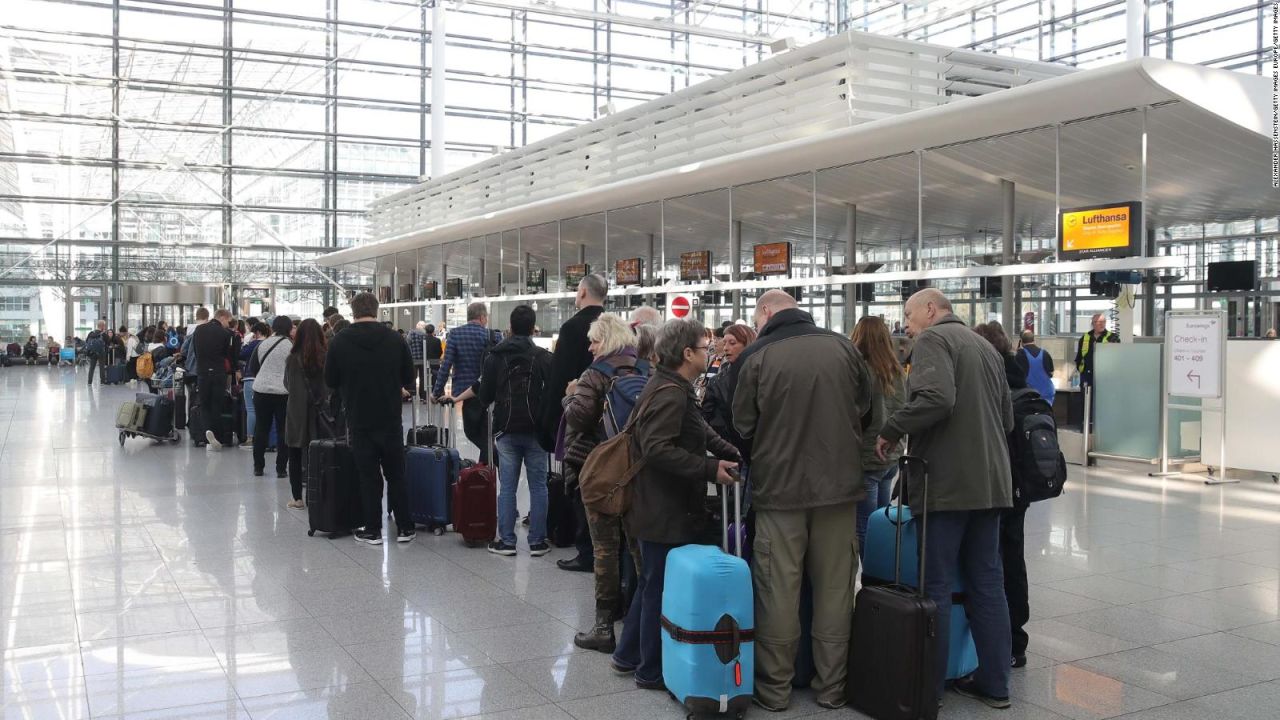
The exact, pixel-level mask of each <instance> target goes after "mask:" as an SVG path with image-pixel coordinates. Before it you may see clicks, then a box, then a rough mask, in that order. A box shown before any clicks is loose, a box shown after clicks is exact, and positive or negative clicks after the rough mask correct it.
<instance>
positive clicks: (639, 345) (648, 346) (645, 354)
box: [636, 323, 661, 361]
mask: <svg viewBox="0 0 1280 720" xmlns="http://www.w3.org/2000/svg"><path fill="white" fill-rule="evenodd" d="M660 327H661V326H660V325H657V324H656V323H655V324H652V325H650V324H648V323H645V324H643V325H637V326H636V356H637V357H639V358H641V359H642V360H650V361H652V360H653V359H654V350H655V349H656V348H657V345H658V330H659V328H660Z"/></svg>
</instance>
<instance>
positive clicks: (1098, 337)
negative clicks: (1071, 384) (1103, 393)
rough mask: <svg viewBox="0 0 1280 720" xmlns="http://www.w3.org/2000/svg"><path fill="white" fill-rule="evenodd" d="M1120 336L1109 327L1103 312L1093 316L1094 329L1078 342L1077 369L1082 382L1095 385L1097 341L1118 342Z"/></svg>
mask: <svg viewBox="0 0 1280 720" xmlns="http://www.w3.org/2000/svg"><path fill="white" fill-rule="evenodd" d="M1118 342H1120V336H1119V335H1117V334H1115V333H1113V332H1111V331H1110V330H1108V329H1107V320H1106V318H1105V317H1103V315H1102V313H1098V314H1097V315H1094V316H1093V329H1092V330H1090V331H1089V332H1087V333H1085V334H1084V335H1082V336H1081V337H1080V341H1079V342H1077V343H1076V369H1077V370H1079V371H1080V384H1081V385H1089V386H1092V385H1093V355H1094V353H1093V346H1094V345H1096V344H1097V343H1118Z"/></svg>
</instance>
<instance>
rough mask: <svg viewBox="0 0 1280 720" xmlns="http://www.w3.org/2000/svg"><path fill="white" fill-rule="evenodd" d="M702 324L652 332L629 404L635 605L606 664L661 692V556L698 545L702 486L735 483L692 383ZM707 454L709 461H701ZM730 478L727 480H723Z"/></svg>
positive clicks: (726, 448) (702, 357)
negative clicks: (650, 364) (635, 468)
mask: <svg viewBox="0 0 1280 720" xmlns="http://www.w3.org/2000/svg"><path fill="white" fill-rule="evenodd" d="M709 345H710V343H709V342H708V340H707V338H706V335H705V333H704V331H703V327H702V323H699V322H698V321H696V320H671V321H668V322H667V324H666V325H664V326H662V330H661V332H659V333H658V346H657V351H658V361H659V365H658V370H657V373H656V374H655V375H654V377H653V379H652V380H650V381H649V385H648V386H647V387H645V389H644V393H643V394H642V395H641V396H640V400H639V402H637V403H636V407H635V410H634V411H633V412H634V413H638V414H637V416H636V418H635V424H634V425H633V426H632V433H633V435H634V437H635V439H636V443H637V445H638V446H639V450H640V457H642V458H644V463H645V464H644V468H643V469H642V470H641V471H640V474H639V475H637V476H636V479H635V480H634V481H632V483H631V487H632V498H631V509H630V510H629V511H627V515H626V518H625V524H626V529H627V536H628V537H630V538H634V539H635V540H637V541H639V543H640V559H641V561H642V565H641V571H640V582H639V585H638V587H637V588H636V598H635V600H634V601H632V603H631V609H630V611H628V612H627V619H626V621H625V625H624V626H623V628H622V639H621V641H620V642H619V643H618V649H617V651H615V652H614V654H613V659H612V660H611V661H610V664H611V665H612V667H613V669H614V671H616V672H618V673H635V680H636V686H638V687H640V688H643V689H653V690H657V689H663V688H664V685H663V683H662V636H661V629H660V628H659V623H658V620H659V618H660V617H661V615H662V582H663V576H664V575H665V574H666V569H667V553H668V552H670V551H671V550H672V549H673V548H676V547H678V546H680V545H687V544H689V543H693V542H698V540H699V539H700V538H701V537H702V536H703V535H704V527H703V526H704V524H705V522H706V498H707V483H708V482H718V483H721V484H725V485H731V484H733V483H734V482H735V477H734V475H736V468H737V465H738V461H739V457H738V451H737V449H735V448H734V447H733V446H732V445H730V444H729V443H727V442H725V440H724V439H723V438H721V437H720V436H719V435H718V434H717V433H716V431H715V430H712V429H711V427H710V426H708V425H707V423H706V421H705V420H703V419H702V412H701V410H699V408H698V400H697V397H696V396H695V395H694V392H693V381H694V380H695V379H697V378H698V376H700V375H701V374H702V373H703V371H704V370H706V367H707V349H708V347H709ZM708 451H710V452H711V453H712V454H713V455H715V456H716V458H719V459H718V460H717V459H715V458H710V457H707V452H708ZM730 473H734V474H730Z"/></svg>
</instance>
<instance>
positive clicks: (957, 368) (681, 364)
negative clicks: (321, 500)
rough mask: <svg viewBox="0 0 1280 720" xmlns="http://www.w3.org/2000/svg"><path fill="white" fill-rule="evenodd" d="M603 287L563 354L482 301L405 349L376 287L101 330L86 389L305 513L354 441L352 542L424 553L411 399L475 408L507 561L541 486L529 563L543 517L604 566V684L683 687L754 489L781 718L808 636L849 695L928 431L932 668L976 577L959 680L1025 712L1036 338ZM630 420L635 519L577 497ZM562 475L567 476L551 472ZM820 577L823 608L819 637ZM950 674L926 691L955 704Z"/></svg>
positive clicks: (599, 577) (935, 299)
mask: <svg viewBox="0 0 1280 720" xmlns="http://www.w3.org/2000/svg"><path fill="white" fill-rule="evenodd" d="M607 294H608V284H607V281H606V280H605V278H604V277H603V276H601V275H588V276H586V277H585V278H583V279H582V280H581V282H580V283H579V286H578V289H577V295H576V298H575V301H574V304H575V307H576V314H574V315H573V316H572V317H570V318H569V319H568V320H567V321H566V322H564V324H563V325H562V326H561V328H560V329H559V335H558V339H557V342H556V344H555V346H554V350H553V351H547V350H545V349H543V348H542V347H541V346H539V345H538V344H537V343H535V342H534V338H535V337H536V336H537V335H538V334H539V331H538V328H537V317H536V313H535V311H534V309H533V308H532V307H530V306H528V305H520V306H518V307H516V308H515V309H514V310H513V311H512V312H511V314H510V317H509V318H507V319H506V320H507V322H508V324H507V326H506V328H505V332H498V331H497V330H495V329H492V324H491V319H490V317H489V311H488V308H487V307H486V305H485V304H484V303H482V302H476V303H472V304H471V305H469V306H468V308H467V322H466V323H465V324H463V325H460V326H458V327H455V328H452V329H451V330H450V331H449V333H448V335H447V337H446V338H443V339H442V338H441V337H440V336H439V335H438V333H437V329H436V328H435V327H434V326H433V325H431V324H428V323H426V322H420V323H418V324H417V325H416V326H415V327H414V328H413V329H412V330H410V331H409V332H408V333H402V332H397V331H396V330H393V329H392V328H391V327H390V326H389V325H388V324H386V323H383V322H380V321H379V320H378V302H377V300H376V298H375V297H374V296H373V295H372V294H370V293H359V294H357V295H355V296H354V297H353V298H352V299H351V302H350V309H351V315H352V318H351V320H350V321H348V320H347V319H346V318H344V317H343V316H342V315H341V314H339V313H338V311H337V310H336V309H335V308H327V309H326V310H325V312H324V315H323V318H322V319H321V320H319V321H317V320H315V319H304V320H301V321H298V320H294V319H291V318H289V317H287V316H283V315H281V316H276V317H275V318H274V319H271V321H270V322H265V321H263V320H259V319H254V318H250V319H247V320H245V319H236V318H233V317H232V315H231V313H229V312H228V311H226V310H217V311H216V312H214V313H212V315H211V314H210V312H209V311H208V310H207V309H204V308H201V309H200V310H199V311H198V313H197V314H196V321H195V322H194V323H193V324H191V325H190V326H188V327H185V328H170V327H168V326H166V325H165V324H164V323H158V324H157V325H155V326H150V327H147V328H144V329H143V330H142V331H140V332H139V333H137V334H131V333H129V332H128V330H127V329H126V328H120V329H119V330H118V331H112V330H111V329H110V328H109V327H108V325H107V323H106V322H105V321H103V322H99V323H97V327H96V328H95V329H94V331H93V332H91V333H89V336H88V337H87V338H86V340H85V343H84V346H85V348H84V349H85V352H86V353H87V354H88V357H89V359H90V367H89V376H88V378H89V379H88V382H89V383H90V384H92V383H93V381H94V378H95V377H96V376H97V375H98V374H99V373H98V371H97V367H98V366H99V365H107V364H111V363H120V362H123V363H124V364H125V366H126V372H127V377H128V379H129V380H132V381H136V382H138V383H143V384H147V385H149V386H150V387H152V389H153V390H154V391H156V392H161V391H163V389H164V388H166V387H172V386H173V385H174V384H177V385H180V386H182V387H183V388H184V389H186V391H187V392H188V394H189V395H190V396H191V397H192V413H193V414H194V415H197V416H198V417H193V418H192V419H191V420H190V425H191V429H192V434H193V436H195V437H194V438H193V439H194V440H196V441H201V442H202V443H206V444H207V445H208V446H209V447H210V448H213V449H218V448H222V447H225V446H228V445H233V444H235V443H234V442H233V440H232V435H239V437H240V444H243V445H248V446H250V447H251V448H252V467H253V472H254V475H255V476H262V475H263V474H264V473H265V470H266V464H267V463H266V459H267V458H266V455H267V453H268V452H269V451H272V450H274V452H275V459H274V467H275V471H276V476H277V477H278V478H281V479H283V478H288V479H289V483H290V492H291V498H292V499H291V500H290V501H289V503H288V506H289V507H290V508H295V509H300V508H304V507H305V506H306V505H305V503H304V475H305V468H304V465H305V464H306V458H307V452H306V449H307V448H308V446H309V445H310V444H311V442H312V441H313V440H318V439H325V438H335V437H343V438H345V439H346V441H347V442H348V443H349V445H350V447H351V452H352V455H353V457H354V464H355V474H356V477H355V478H350V480H351V481H352V482H356V483H358V484H359V491H358V494H357V497H358V502H359V504H360V507H361V511H360V513H359V516H360V520H361V523H362V524H361V525H360V527H358V528H353V530H354V535H355V539H356V540H357V541H359V542H362V543H366V544H372V545H380V544H382V543H383V542H384V527H383V524H384V522H385V521H386V519H387V518H388V517H390V518H391V520H392V521H393V522H394V526H393V527H392V528H391V529H390V531H389V537H390V538H393V539H394V540H396V541H397V542H409V541H412V540H413V539H414V537H415V534H416V529H415V523H414V520H413V519H412V518H411V517H410V514H409V490H408V484H409V482H410V481H411V479H408V478H406V463H405V450H406V447H405V444H406V438H405V429H404V427H403V421H402V417H403V406H404V403H405V402H415V403H419V402H430V403H436V404H440V405H451V406H453V407H458V406H460V410H461V417H462V426H463V431H464V433H465V435H466V437H467V438H468V439H469V440H470V441H471V443H472V444H473V445H474V447H475V448H477V449H478V454H479V457H478V458H477V459H478V460H479V461H480V462H486V463H487V462H490V461H492V462H494V463H495V464H496V465H497V469H498V501H497V532H496V537H494V538H492V541H491V542H489V544H488V546H487V547H488V550H489V551H490V552H492V553H494V554H497V555H502V556H512V555H516V554H517V552H518V548H517V535H516V525H517V523H518V522H520V514H519V511H518V509H517V502H516V490H517V486H518V484H519V482H520V478H521V475H522V471H523V477H524V480H525V482H526V483H527V487H528V490H529V504H530V506H529V509H528V516H527V517H526V518H525V520H524V524H526V525H527V526H528V531H527V546H528V552H529V554H530V555H531V556H535V557H537V556H541V555H545V554H546V553H548V552H549V551H550V548H551V538H552V536H553V534H554V531H553V529H552V528H550V527H549V519H551V518H558V519H557V522H558V523H559V524H560V525H561V527H560V528H559V531H560V535H561V536H562V537H563V540H561V541H559V543H560V544H563V545H571V546H572V547H573V548H574V549H575V551H576V552H574V553H573V554H572V555H571V556H569V557H566V558H564V559H561V560H559V561H558V563H557V565H558V566H559V568H561V569H562V570H565V571H570V572H591V573H593V574H594V595H595V616H594V621H593V622H592V624H591V626H590V627H587V628H584V629H583V631H582V632H580V633H578V634H577V635H576V636H575V638H574V642H575V644H577V645H578V646H580V647H582V648H586V649H589V650H594V651H599V652H602V653H608V654H609V655H610V660H609V663H610V666H611V668H612V669H613V670H614V671H615V672H618V673H623V674H627V675H629V676H632V677H634V680H635V683H636V685H637V686H638V687H640V688H652V689H662V688H664V687H665V686H664V683H663V678H662V669H661V668H662V664H661V656H662V640H661V639H662V632H663V630H662V611H661V604H662V595H663V584H664V576H665V566H666V561H667V557H668V554H669V553H670V552H671V551H672V550H674V549H676V548H678V547H680V546H682V545H686V544H690V543H703V544H718V543H719V538H720V532H721V529H720V527H719V523H718V519H717V518H716V516H715V513H716V510H717V509H718V507H719V505H718V503H716V502H714V501H715V499H716V496H717V494H719V493H722V492H724V491H725V488H726V487H727V486H731V485H735V484H739V483H741V488H742V490H743V495H744V498H745V509H746V518H747V523H746V525H747V528H746V542H747V544H748V545H749V546H750V547H751V550H752V551H751V553H750V563H751V570H752V582H753V584H754V603H755V636H754V637H755V648H756V650H755V653H756V654H755V686H754V696H753V701H754V703H755V704H756V705H757V706H758V707H760V708H763V709H764V710H767V711H772V712H780V711H784V710H786V709H787V708H788V706H789V704H790V701H791V693H792V687H793V684H795V683H796V659H797V654H798V653H799V652H801V647H800V646H801V643H807V644H808V645H811V651H812V666H813V667H812V680H811V681H810V683H809V684H810V686H811V687H812V688H813V689H814V691H815V693H816V699H817V702H818V704H819V705H821V706H823V707H826V708H836V707H841V706H843V705H844V704H845V702H846V680H847V679H848V678H847V672H848V671H847V667H848V656H849V652H848V651H849V644H850V638H851V618H852V616H853V611H854V599H855V593H854V589H855V583H856V578H857V576H858V573H859V567H860V556H861V553H862V552H863V545H864V540H865V539H866V536H867V526H868V518H869V517H870V516H871V515H872V513H874V512H875V511H876V510H877V509H880V508H884V507H886V506H887V505H889V504H890V501H891V498H893V497H895V496H896V494H897V488H896V487H895V476H896V473H897V469H898V463H897V460H898V458H899V457H900V456H901V455H902V454H903V453H904V445H905V443H906V441H907V440H908V439H909V441H910V454H911V455H913V456H916V457H920V458H923V459H924V460H925V461H927V463H928V467H929V468H930V477H929V483H928V485H927V490H926V489H925V488H924V487H918V486H917V485H916V484H915V483H912V485H911V487H910V488H909V490H908V497H906V498H904V501H905V503H906V504H908V505H910V507H912V508H921V509H924V508H925V507H927V519H928V528H929V530H928V533H929V541H928V543H927V546H926V549H925V550H924V553H925V554H926V556H927V557H926V558H925V559H926V561H927V564H928V567H929V568H931V572H930V573H929V574H928V575H927V576H926V579H925V581H924V584H925V588H924V590H925V593H926V595H927V596H928V597H929V598H930V599H931V600H932V601H933V602H934V603H935V604H936V606H937V608H938V612H937V625H938V627H937V633H936V634H937V637H938V648H937V655H936V658H935V662H936V663H937V664H938V667H939V668H941V670H945V668H946V663H947V657H948V638H949V637H950V635H949V631H948V628H949V623H950V618H951V612H950V607H951V603H952V585H953V582H954V580H955V579H956V576H957V575H959V576H961V579H962V580H963V582H964V585H965V587H966V593H967V599H966V601H965V602H966V613H967V615H968V618H969V622H970V625H971V629H972V633H973V639H974V642H975V645H976V647H977V654H978V661H979V662H978V668H977V671H976V672H974V673H973V674H972V675H971V676H969V677H966V678H963V679H960V680H957V681H955V682H954V683H953V684H952V687H953V688H954V690H955V691H956V692H958V693H960V694H962V695H965V696H969V697H973V698H976V699H979V700H981V701H982V702H985V703H986V704H988V705H990V706H992V707H997V708H1004V707H1008V706H1009V679H1010V671H1011V668H1016V667H1021V666H1022V665H1024V664H1025V662H1026V658H1025V656H1026V649H1027V644H1028V637H1027V634H1026V632H1025V630H1024V626H1025V624H1026V623H1027V621H1028V616H1029V607H1028V598H1027V576H1026V565H1025V562H1024V559H1023V540H1022V536H1023V522H1024V519H1025V513H1026V503H1024V502H1019V501H1017V499H1016V498H1015V495H1014V491H1013V487H1014V485H1013V473H1014V472H1015V470H1016V464H1015V463H1013V462H1011V459H1010V441H1009V433H1010V432H1011V431H1012V430H1013V428H1014V412H1013V405H1012V402H1011V397H1012V396H1011V393H1014V392H1016V391H1018V390H1020V389H1022V388H1027V387H1028V385H1030V386H1031V387H1032V388H1034V389H1037V390H1040V392H1041V393H1042V394H1044V393H1049V394H1050V397H1051V393H1052V387H1053V386H1052V383H1051V382H1046V378H1047V377H1048V375H1050V374H1052V372H1053V365H1052V359H1051V358H1049V357H1048V354H1047V353H1046V352H1045V351H1043V350H1042V349H1040V348H1038V347H1037V346H1036V344H1035V338H1034V336H1033V335H1031V334H1030V333H1026V334H1024V335H1023V337H1021V338H1020V342H1019V348H1018V350H1017V351H1015V350H1014V349H1013V347H1012V346H1011V343H1010V339H1009V337H1008V336H1007V335H1006V334H1005V331H1004V329H1003V328H1002V327H1000V326H999V324H998V323H989V324H983V325H978V326H977V327H976V328H970V327H969V326H968V325H966V324H965V323H964V322H963V321H962V320H961V319H960V318H958V317H957V316H956V315H955V314H954V313H952V311H951V305H950V303H949V301H948V300H947V298H946V297H945V296H944V295H943V293H941V292H940V291H938V290H936V289H928V288H927V289H924V290H921V291H919V292H917V293H916V294H915V295H913V296H912V297H911V298H910V299H909V300H908V301H907V303H906V305H905V312H904V316H905V327H902V328H901V332H904V333H905V334H907V335H909V336H911V338H912V339H913V346H912V350H911V354H910V358H909V361H908V363H906V364H904V363H902V362H900V360H899V357H898V355H897V353H896V351H895V346H894V340H893V338H892V336H893V335H894V334H897V333H898V332H899V331H900V329H899V327H898V326H895V327H894V328H893V329H890V328H889V326H888V325H887V324H886V323H885V321H884V320H883V319H881V318H878V317H870V316H868V317H864V318H862V319H861V320H860V321H859V322H858V323H857V325H856V326H855V328H854V329H853V332H852V333H851V334H850V335H849V336H845V335H842V334H839V333H836V332H833V331H830V330H826V329H823V328H820V327H818V326H817V325H816V324H815V322H814V319H813V317H812V316H811V315H810V314H809V313H807V312H805V311H804V310H803V309H801V308H800V307H799V306H798V304H797V302H796V300H795V299H794V298H793V297H792V296H791V295H789V294H788V293H786V292H784V291H781V290H772V291H768V292H765V293H764V294H762V295H761V296H760V297H759V298H758V300H757V302H756V304H755V307H754V312H753V317H752V323H751V324H750V325H748V324H746V323H743V322H738V323H729V322H726V323H724V324H723V325H722V326H720V327H719V328H715V329H710V328H705V327H704V326H703V325H702V324H700V323H699V322H698V321H696V320H693V319H682V320H668V321H666V322H663V320H662V315H661V313H660V312H658V311H657V310H655V309H654V308H651V307H647V306H646V307H642V308H639V309H637V310H633V311H631V312H629V313H628V314H627V317H624V316H623V315H622V314H618V313H613V312H607V311H606V310H605V307H604V305H605V298H606V296H607ZM33 340H34V339H33ZM1109 341H1110V338H1107V337H1097V336H1094V337H1092V338H1090V340H1089V341H1084V342H1082V348H1081V352H1080V353H1079V356H1080V357H1079V358H1078V360H1077V362H1078V363H1079V364H1081V365H1082V366H1085V367H1087V366H1088V361H1089V359H1090V356H1091V353H1090V352H1089V347H1090V342H1109ZM797 367H803V368H805V371H804V372H797V371H796V368H797ZM177 369H181V372H175V370H177ZM166 383H167V384H166ZM228 404H231V405H234V406H236V407H228ZM238 412H242V413H243V414H244V416H245V419H244V420H243V421H242V422H240V423H239V425H240V426H239V427H227V423H228V421H227V418H228V417H231V418H236V417H237V414H238ZM232 422H234V420H233V421H232ZM624 430H625V431H627V432H628V433H629V434H630V438H631V442H633V443H634V446H633V449H634V451H635V453H636V456H637V457H639V458H642V466H641V467H640V468H639V469H638V472H637V473H636V474H635V476H634V479H632V480H631V482H630V484H629V486H628V488H629V493H630V496H629V497H630V503H629V507H628V509H627V510H626V511H625V513H624V514H621V515H618V514H610V513H608V512H605V511H604V510H603V509H602V506H600V505H599V504H598V503H593V502H591V501H590V500H588V501H586V502H584V497H585V496H586V492H585V490H584V488H583V487H582V482H583V470H584V467H585V466H587V464H588V462H589V460H590V459H591V458H592V455H593V452H594V451H595V450H596V449H597V448H598V447H602V445H603V444H605V443H606V442H607V441H608V440H609V439H610V438H613V437H615V436H617V435H618V434H619V433H620V432H623V431H624ZM490 439H492V440H493V447H494V449H495V453H494V454H495V456H496V457H494V458H489V457H488V453H489V449H488V448H489V447H490V443H489V440H490ZM557 466H558V467H559V468H561V469H562V472H560V473H557V472H555V471H553V467H557ZM552 477H556V479H557V482H556V483H555V485H554V487H555V488H556V491H555V495H554V496H549V492H548V486H549V480H550V479H551V478H552ZM709 492H710V494H709ZM926 492H927V495H928V498H927V499H928V503H927V506H926V505H925V502H924V501H925V498H924V495H925V493H926ZM384 493H385V496H386V504H385V509H384V500H383V496H384ZM552 506H563V512H552V511H551V507H552ZM565 526H568V527H571V528H572V530H570V531H568V532H566V531H565V530H566V527H565ZM802 585H803V586H805V587H806V590H805V593H806V595H810V594H811V605H812V622H811V626H810V627H809V628H807V629H805V630H803V631H802V627H801V617H800V612H799V608H800V605H801V600H800V598H801V594H802ZM810 589H811V593H810V592H809V590H810ZM806 604H808V599H806ZM619 621H621V622H623V626H622V631H621V633H620V634H615V632H616V631H615V627H616V623H617V622H619ZM941 670H940V671H939V672H937V673H935V674H934V675H933V677H936V678H938V686H937V693H938V701H939V703H940V704H941V702H942V692H943V690H944V680H943V678H944V677H945V672H943V671H941Z"/></svg>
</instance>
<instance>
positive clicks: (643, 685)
mask: <svg viewBox="0 0 1280 720" xmlns="http://www.w3.org/2000/svg"><path fill="white" fill-rule="evenodd" d="M636 687H638V688H640V689H641V690H666V689H667V686H666V683H664V682H662V678H658V679H657V680H641V679H640V678H639V677H637V678H636Z"/></svg>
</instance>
